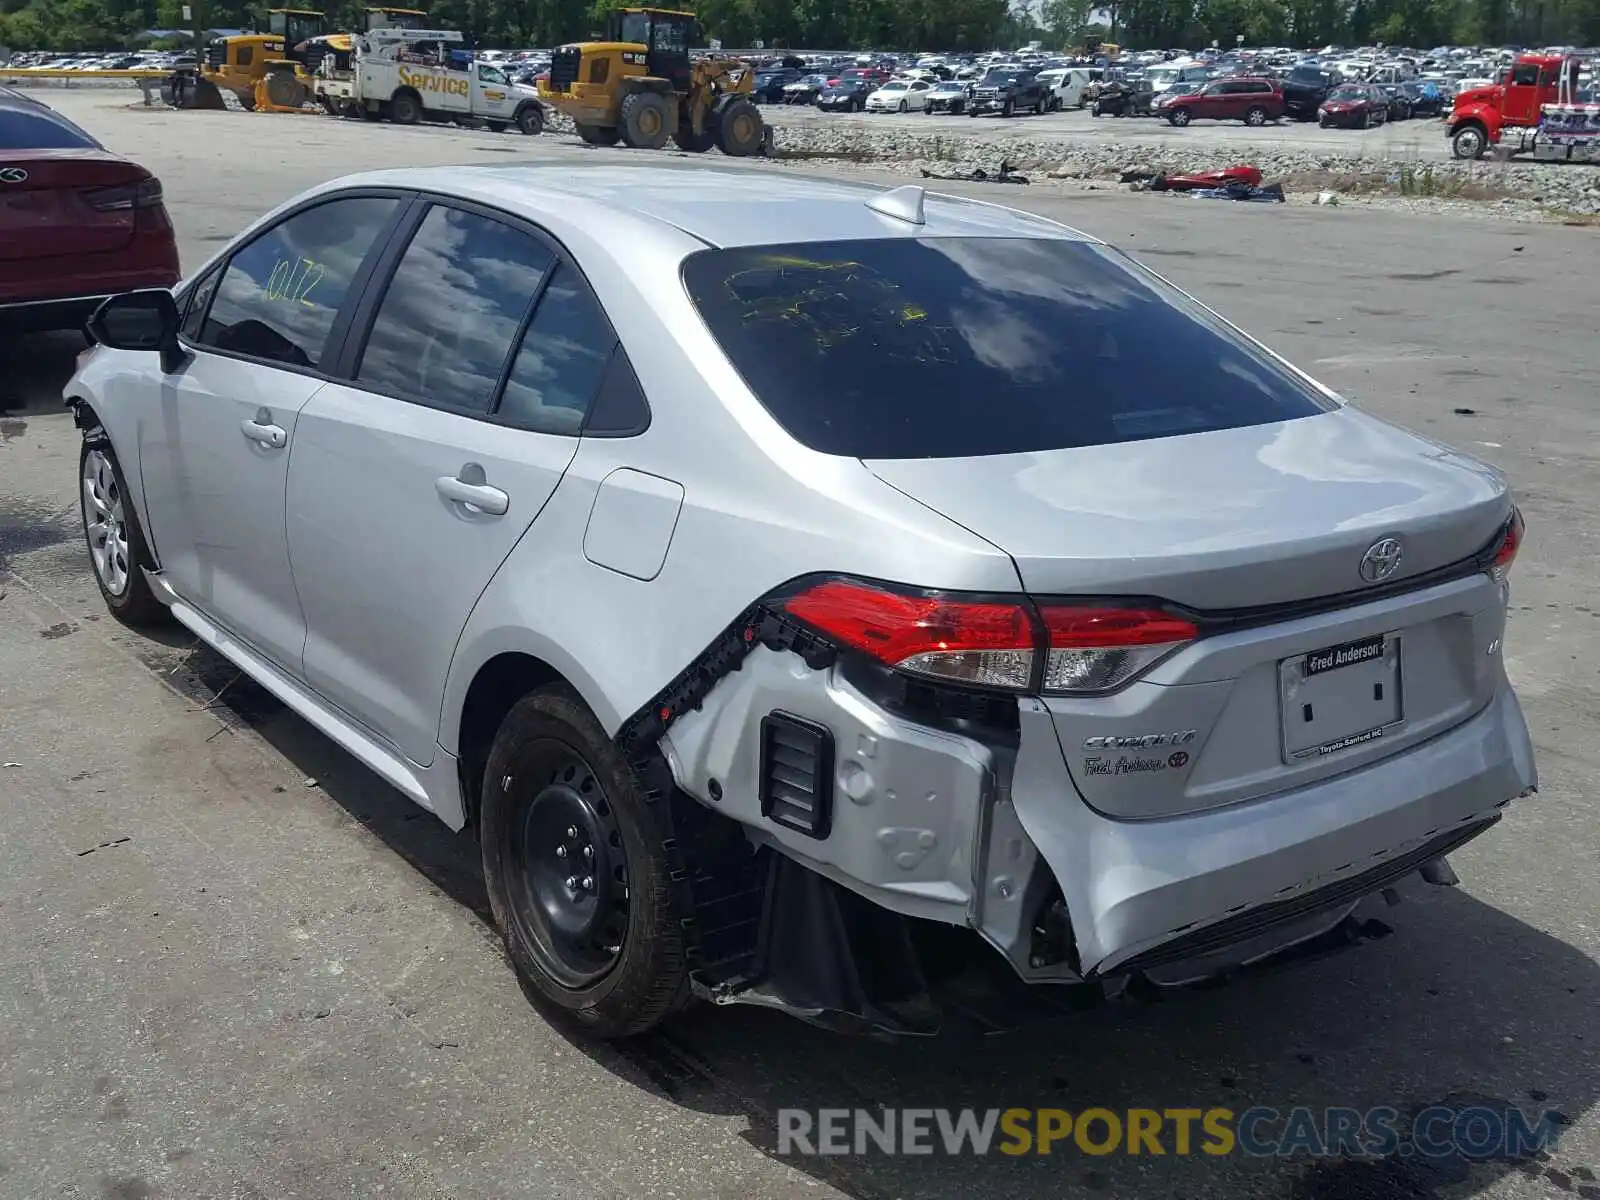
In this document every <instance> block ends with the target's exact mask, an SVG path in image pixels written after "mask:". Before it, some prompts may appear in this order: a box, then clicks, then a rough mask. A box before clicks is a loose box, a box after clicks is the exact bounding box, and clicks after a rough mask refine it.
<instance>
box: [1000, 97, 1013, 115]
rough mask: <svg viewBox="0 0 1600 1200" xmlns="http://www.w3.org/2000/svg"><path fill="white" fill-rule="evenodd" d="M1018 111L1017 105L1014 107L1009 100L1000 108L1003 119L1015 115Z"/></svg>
mask: <svg viewBox="0 0 1600 1200" xmlns="http://www.w3.org/2000/svg"><path fill="white" fill-rule="evenodd" d="M1016 111H1017V107H1016V105H1014V104H1013V103H1012V102H1011V101H1009V100H1007V101H1006V102H1005V103H1004V104H1003V105H1001V106H1000V115H1001V116H1002V117H1009V116H1011V115H1012V114H1013V113H1015V112H1016Z"/></svg>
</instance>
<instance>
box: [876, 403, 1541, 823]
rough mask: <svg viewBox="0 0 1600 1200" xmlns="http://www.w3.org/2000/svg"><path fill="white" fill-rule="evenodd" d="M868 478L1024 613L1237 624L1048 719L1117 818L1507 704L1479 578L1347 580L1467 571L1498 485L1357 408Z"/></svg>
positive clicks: (1424, 733)
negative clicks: (1391, 566) (930, 512)
mask: <svg viewBox="0 0 1600 1200" xmlns="http://www.w3.org/2000/svg"><path fill="white" fill-rule="evenodd" d="M867 465H868V466H869V468H870V469H871V470H872V471H873V472H874V473H876V474H877V475H878V476H879V477H880V478H881V479H883V480H884V481H885V482H887V483H889V484H891V485H892V486H894V487H895V488H897V489H898V490H900V491H902V492H905V493H907V494H908V495H911V496H912V497H914V498H916V499H918V500H920V501H921V502H922V503H924V504H927V505H928V506H930V507H932V508H934V509H936V510H937V511H939V512H941V513H943V514H945V515H946V516H949V517H950V518H952V519H953V520H955V521H957V522H958V523H960V524H961V525H963V526H965V527H966V528H968V529H969V530H972V531H973V532H975V533H977V534H979V535H980V536H982V537H985V538H987V539H988V540H990V541H992V542H993V543H995V544H996V545H997V546H999V547H1000V548H1002V549H1004V550H1005V551H1007V552H1008V553H1009V554H1010V555H1011V556H1012V558H1013V559H1014V560H1015V562H1016V565H1017V571H1018V574H1019V575H1020V577H1021V581H1022V585H1023V588H1024V590H1025V591H1027V592H1028V593H1029V594H1030V595H1033V596H1035V597H1048V596H1073V595H1078V596H1101V597H1154V598H1157V599H1161V600H1165V601H1169V602H1172V603H1177V604H1180V605H1185V606H1188V607H1190V608H1193V609H1197V610H1201V611H1203V612H1204V611H1210V612H1212V613H1218V612H1221V611H1230V615H1232V616H1240V615H1242V614H1243V613H1245V612H1248V614H1249V616H1248V619H1244V620H1238V621H1236V622H1232V623H1225V624H1222V625H1220V626H1217V627H1214V628H1210V629H1207V631H1206V632H1205V633H1204V634H1203V635H1202V636H1201V637H1200V638H1198V639H1197V640H1195V641H1193V642H1190V643H1188V644H1187V645H1185V646H1184V647H1183V648H1182V649H1179V650H1177V651H1176V652H1175V653H1173V654H1172V655H1171V656H1170V657H1169V658H1167V659H1165V660H1163V661H1161V662H1160V663H1158V664H1157V665H1156V666H1155V667H1154V669H1152V670H1151V671H1150V672H1149V673H1147V674H1146V675H1145V676H1144V677H1142V678H1140V679H1137V680H1135V681H1134V682H1133V683H1132V684H1130V685H1128V686H1126V687H1123V688H1122V689H1121V690H1119V691H1116V692H1113V693H1111V694H1109V695H1081V694H1080V695H1051V696H1046V697H1045V698H1044V703H1045V705H1046V707H1047V708H1048V709H1049V711H1050V713H1051V717H1052V720H1053V721H1054V724H1055V727H1056V733H1057V736H1058V738H1059V740H1060V743H1061V750H1062V753H1063V756H1064V759H1065V766H1066V769H1067V772H1068V774H1069V775H1070V777H1071V779H1072V781H1073V783H1074V784H1075V786H1076V788H1077V790H1078V792H1079V793H1080V794H1081V795H1082V796H1083V798H1084V799H1085V800H1086V801H1087V802H1088V803H1089V804H1090V805H1091V806H1092V807H1094V808H1096V809H1098V810H1099V811H1101V812H1104V813H1106V814H1107V815H1110V816H1114V817H1122V818H1130V819H1137V818H1155V817H1163V816H1171V815H1176V814H1179V813H1185V812H1193V811H1198V810H1201V809H1205V808H1212V807H1218V806H1222V805H1227V804H1235V803H1239V802H1242V801H1247V800H1251V799H1255V798H1258V797H1262V796H1266V795H1271V794H1275V793H1279V792H1283V791H1286V790H1291V789H1293V788H1296V787H1301V786H1305V785H1307V784H1310V783H1313V782H1315V781H1317V780H1319V779H1322V778H1325V777H1327V776H1329V775H1333V774H1337V773H1340V772H1342V771H1346V770H1350V769H1353V768H1355V767H1360V766H1364V765H1366V764H1367V763H1370V762H1373V761H1375V760H1377V759H1380V758H1383V757H1385V756H1387V755H1390V754H1394V753H1396V752H1398V751H1401V750H1404V749H1405V748H1406V747H1408V746H1412V745H1415V744H1417V743H1419V742H1421V741H1424V740H1426V739H1428V738H1431V737H1434V736H1436V735H1437V734H1439V733H1442V732H1444V731H1446V730H1448V729H1450V728H1452V727H1454V726H1455V725H1458V724H1460V723H1461V722H1463V721H1465V720H1468V719H1470V718H1471V717H1472V716H1473V715H1474V714H1475V713H1477V712H1479V711H1481V710H1482V709H1483V708H1484V707H1485V706H1486V705H1488V704H1489V702H1490V701H1491V700H1492V699H1493V698H1494V695H1495V693H1496V691H1497V689H1498V688H1499V687H1501V686H1503V685H1504V669H1503V666H1502V664H1501V660H1500V657H1499V654H1498V649H1499V645H1500V639H1501V637H1502V636H1503V632H1504V625H1505V609H1504V593H1503V591H1502V589H1501V587H1500V586H1499V585H1498V584H1496V583H1495V582H1494V581H1493V580H1491V579H1490V577H1489V576H1488V575H1487V574H1485V573H1482V572H1478V573H1469V574H1468V575H1467V576H1466V577H1454V578H1446V579H1444V580H1442V581H1438V582H1431V583H1430V582H1429V581H1426V580H1424V581H1421V584H1420V586H1419V587H1417V588H1415V589H1404V588H1402V589H1400V590H1398V592H1395V591H1389V590H1384V591H1374V590H1373V586H1372V582H1371V581H1369V580H1366V579H1364V578H1363V576H1362V573H1361V563H1362V560H1363V557H1364V555H1366V553H1367V551H1368V549H1369V548H1371V547H1373V546H1374V545H1375V544H1376V543H1377V542H1379V541H1381V540H1383V539H1387V538H1394V539H1396V540H1398V541H1399V542H1400V544H1401V547H1402V551H1403V553H1402V557H1401V559H1400V565H1399V566H1398V568H1396V569H1395V570H1394V571H1393V573H1392V574H1391V575H1389V576H1388V577H1387V578H1385V579H1384V580H1382V582H1383V583H1384V584H1386V585H1393V584H1396V583H1401V584H1403V583H1404V582H1405V581H1406V580H1408V579H1412V578H1415V577H1417V576H1422V575H1426V574H1427V573H1429V572H1432V571H1435V570H1438V569H1440V568H1445V567H1449V566H1451V565H1453V564H1457V563H1460V562H1461V561H1462V560H1463V559H1467V558H1470V557H1471V556H1472V555H1474V554H1475V553H1477V552H1478V551H1480V550H1482V549H1484V548H1485V546H1486V545H1488V544H1489V543H1490V542H1491V541H1492V540H1493V538H1494V537H1495V534H1496V533H1497V532H1498V531H1499V530H1500V529H1501V528H1502V526H1503V524H1504V522H1505V520H1506V518H1507V516H1508V515H1509V514H1510V511H1511V501H1510V497H1509V495H1508V492H1507V490H1506V487H1505V484H1504V483H1503V481H1502V480H1501V479H1500V477H1499V476H1498V475H1497V474H1496V473H1495V472H1494V471H1493V470H1492V469H1490V468H1488V467H1486V466H1484V465H1482V464H1480V463H1477V462H1475V461H1474V460H1471V459H1469V458H1466V457H1464V456H1461V455H1458V454H1456V453H1454V452H1453V451H1450V450H1448V449H1446V448H1444V447H1441V446H1438V445H1436V444H1434V443H1432V442H1429V441H1427V440H1425V439H1423V438H1421V437H1418V436H1416V435H1414V434H1411V433H1408V432H1406V431H1404V430H1400V429H1396V428H1394V427H1392V426H1389V425H1386V424H1384V423H1383V422H1381V421H1378V420H1376V419H1375V418H1372V417H1369V416H1367V415H1366V414H1364V413H1361V412H1358V411H1357V410H1355V409H1352V408H1348V407H1347V408H1342V409H1338V410H1335V411H1333V412H1330V413H1326V414H1322V415H1319V416H1312V417H1305V418H1301V419H1299V420H1294V421H1284V422H1278V423H1274V424H1270V425H1257V426H1250V427H1246V428H1240V429H1229V430H1221V431H1217V432H1212V433H1201V434H1194V435H1189V436H1185V437H1171V438H1161V439H1152V440H1148V441H1138V442H1125V443H1121V444H1118V445H1109V446H1095V447H1087V448H1083V449H1072V450H1060V451H1050V452H1045V453H1039V454H1021V455H1002V456H996V457H993V458H974V459H953V460H952V459H946V460H937V459H923V460H894V461H884V460H875V461H872V462H869V463H868V464H867ZM1446 574H1447V576H1448V574H1449V573H1448V572H1447V573H1446ZM1363 589H1365V590H1367V591H1368V592H1369V593H1370V594H1369V595H1368V596H1365V597H1364V596H1363V595H1362V592H1363ZM1335 598H1336V599H1337V603H1332V604H1329V603H1310V602H1317V601H1322V602H1326V601H1329V600H1331V599H1335ZM1271 605H1284V606H1286V607H1285V609H1284V610H1283V611H1282V612H1278V613H1274V612H1272V611H1271V610H1270V609H1267V610H1266V611H1263V608H1264V606H1271Z"/></svg>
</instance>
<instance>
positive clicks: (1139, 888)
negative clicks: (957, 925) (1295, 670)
mask: <svg viewBox="0 0 1600 1200" xmlns="http://www.w3.org/2000/svg"><path fill="white" fill-rule="evenodd" d="M1023 708H1024V712H1023V717H1022V720H1023V734H1022V749H1021V753H1020V754H1019V756H1018V759H1017V764H1016V771H1015V775H1014V777H1013V779H1012V784H1011V791H1010V798H1009V799H1010V804H1011V805H1012V807H1013V809H1014V811H1015V816H1016V820H1017V824H1018V827H1019V829H1020V830H1021V832H1022V834H1024V835H1025V836H1026V839H1027V844H1028V849H1030V850H1032V851H1034V852H1036V853H1037V854H1038V855H1039V856H1040V857H1041V858H1042V859H1043V861H1044V863H1045V864H1046V865H1047V867H1048V869H1049V870H1050V873H1051V874H1052V875H1053V877H1054V879H1055V881H1056V882H1057V883H1058V884H1059V886H1060V889H1061V896H1062V901H1063V904H1064V908H1065V914H1066V916H1067V917H1069V918H1070V929H1071V935H1072V946H1073V947H1074V948H1075V950H1076V961H1075V962H1074V961H1073V960H1072V956H1071V955H1067V956H1065V957H1063V958H1062V959H1061V960H1059V961H1056V962H1048V961H1043V962H1041V961H1040V958H1041V956H1040V954H1038V953H1037V952H1035V948H1032V947H1030V952H1029V953H1027V954H1023V953H1022V952H1021V951H1022V949H1023V947H1022V946H1021V945H1020V944H1019V943H1017V942H1012V943H1011V944H1009V945H1002V947H1001V948H1003V949H1005V950H1006V952H1007V956H1008V957H1009V958H1010V959H1011V960H1012V962H1013V965H1015V966H1016V967H1017V968H1018V970H1019V972H1020V973H1021V974H1022V975H1023V976H1024V977H1025V978H1033V979H1037V980H1041V981H1043V980H1045V979H1052V978H1054V979H1065V978H1079V977H1081V978H1093V977H1096V976H1104V975H1108V974H1118V973H1127V972H1130V971H1134V970H1140V969H1146V968H1153V967H1157V966H1162V967H1167V968H1172V967H1173V966H1174V965H1175V964H1181V963H1182V962H1184V961H1185V960H1188V959H1201V958H1205V959H1211V958H1215V957H1216V956H1217V955H1218V954H1219V952H1226V951H1228V950H1229V949H1233V950H1235V951H1236V953H1235V954H1234V955H1233V956H1232V959H1233V963H1230V964H1228V965H1233V964H1234V963H1238V962H1242V961H1248V960H1249V959H1250V958H1254V957H1260V956H1263V955H1265V954H1268V953H1270V952H1271V951H1272V950H1274V949H1276V948H1278V947H1280V946H1282V945H1287V944H1290V943H1292V942H1293V941H1295V940H1298V939H1299V938H1301V937H1304V936H1309V935H1311V934H1314V933H1316V932H1318V931H1319V930H1318V925H1319V921H1320V924H1321V925H1322V926H1326V925H1327V924H1331V923H1332V922H1334V921H1336V920H1337V919H1338V918H1339V917H1340V916H1342V914H1343V912H1344V911H1346V910H1347V909H1348V908H1349V907H1350V906H1352V905H1353V904H1354V903H1355V902H1356V901H1357V900H1359V899H1360V898H1361V897H1362V896H1365V895H1370V894H1371V893H1373V892H1376V891H1379V890H1381V889H1382V888H1384V887H1385V886H1387V885H1388V884H1390V883H1392V882H1393V881H1394V880H1396V879H1398V878H1401V877H1403V876H1405V875H1408V874H1410V873H1412V872H1413V871H1415V870H1416V869H1418V868H1419V867H1421V866H1422V865H1423V864H1424V863H1426V862H1430V861H1431V860H1433V859H1435V858H1438V857H1440V856H1441V855H1443V854H1445V853H1447V852H1449V851H1450V850H1453V849H1455V848H1456V847H1457V846H1459V845H1461V844H1463V843H1464V842H1466V841H1468V840H1470V839H1471V838H1472V837H1474V836H1476V835H1477V834H1478V833H1481V832H1482V831H1483V830H1485V829H1487V828H1488V827H1489V826H1490V825H1491V824H1493V823H1494V821H1495V820H1496V819H1498V816H1499V814H1500V810H1501V809H1502V808H1504V806H1505V805H1506V804H1507V803H1508V802H1509V801H1510V800H1512V799H1514V798H1516V797H1517V796H1519V795H1522V794H1524V793H1526V792H1527V791H1529V790H1530V789H1532V788H1533V787H1535V786H1536V785H1537V776H1536V774H1535V770H1534V762H1533V748H1532V744H1531V742H1530V740H1529V737H1528V731H1527V726H1526V724H1525V722H1524V720H1523V717H1522V711H1521V708H1520V706H1519V705H1518V703H1517V699H1516V696H1515V694H1514V693H1513V692H1512V691H1511V690H1510V689H1509V688H1505V687H1503V688H1501V689H1500V690H1499V692H1498V693H1497V694H1496V697H1495V699H1494V700H1493V701H1492V702H1491V703H1490V704H1489V705H1488V706H1487V707H1486V708H1485V709H1484V710H1483V711H1481V712H1480V713H1478V714H1477V715H1476V716H1475V717H1473V718H1471V719H1470V720H1468V721H1466V722H1464V723H1463V724H1461V725H1458V726H1457V727H1456V728H1454V729H1452V730H1450V731H1449V732H1447V733H1444V734H1441V735H1439V736H1438V737H1436V738H1434V739H1432V740H1431V741H1429V742H1426V743H1424V744H1422V745H1421V746H1417V747H1413V748H1412V749H1410V750H1409V751H1407V752H1406V753H1404V754H1402V755H1398V756H1395V757H1393V758H1389V759H1384V760H1381V761H1379V762H1376V763H1373V764H1372V765H1370V766H1368V767H1364V768H1361V769H1359V770H1354V771H1347V772H1345V773H1344V774H1342V775H1336V776H1334V777H1332V778H1329V779H1325V780H1321V781H1319V782H1317V783H1314V784H1310V785H1308V786H1305V787H1302V788H1297V789H1295V790H1294V791H1290V792H1282V793H1278V794H1276V795H1274V796H1271V797H1269V798H1266V799H1263V800H1259V801H1252V802H1246V803H1241V804H1236V805H1232V806H1230V807H1228V808H1224V809H1218V810H1210V811H1206V812H1200V813H1194V814H1192V815H1188V816H1179V817H1168V818H1162V819H1157V820H1146V821H1128V820H1116V819H1113V818H1109V817H1104V816H1101V815H1100V814H1098V813H1096V812H1094V811H1093V810H1092V809H1090V808H1089V807H1088V805H1086V804H1084V803H1083V802H1082V801H1081V800H1080V799H1079V798H1078V797H1077V796H1076V795H1075V794H1074V795H1069V794H1065V793H1064V789H1063V786H1062V780H1061V754H1060V751H1059V748H1058V745H1057V744H1056V743H1055V740H1054V738H1053V736H1051V727H1050V720H1049V714H1048V712H1047V710H1045V709H1044V707H1043V706H1042V705H1038V704H1036V703H1035V702H1032V701H1025V702H1024V703H1023ZM989 865H990V868H991V869H990V875H991V878H990V879H989V880H987V881H986V883H987V886H986V887H985V889H984V892H983V898H984V905H983V916H984V924H983V925H982V926H980V928H982V929H983V931H984V932H985V934H986V936H990V938H991V940H992V941H997V944H998V941H999V939H998V938H996V937H995V936H994V935H995V934H1000V935H1002V936H1004V935H1005V934H1007V933H1008V932H1009V931H1010V929H1011V928H1013V927H1014V926H1015V924H1016V923H1015V921H1014V920H1013V921H995V920H994V917H995V915H997V914H996V913H995V908H996V905H995V903H994V899H992V898H991V897H992V896H993V893H994V892H995V886H994V882H993V876H996V875H998V874H999V873H1000V870H1001V868H1002V867H1003V865H1004V864H1003V863H999V862H995V861H993V855H992V854H991V856H990V863H989ZM1011 890H1012V892H1013V894H1015V888H1014V887H1013V888H1012V889H1011ZM991 927H992V928H991ZM1046 957H1047V956H1046ZM1036 962H1038V963H1039V965H1037V966H1036V965H1034V964H1035V963H1036Z"/></svg>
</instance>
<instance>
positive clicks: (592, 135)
mask: <svg viewBox="0 0 1600 1200" xmlns="http://www.w3.org/2000/svg"><path fill="white" fill-rule="evenodd" d="M573 128H574V129H575V130H577V133H578V136H579V137H580V138H582V139H583V140H584V141H585V142H587V143H588V144H589V145H591V146H615V145H616V144H617V139H618V138H619V137H621V136H622V135H621V134H620V133H619V132H618V130H617V127H616V126H615V125H579V124H576V123H574V124H573Z"/></svg>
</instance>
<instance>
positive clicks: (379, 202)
mask: <svg viewBox="0 0 1600 1200" xmlns="http://www.w3.org/2000/svg"><path fill="white" fill-rule="evenodd" d="M398 203H399V201H397V200H395V199H393V198H392V197H387V196H352V197H349V198H348V199H344V200H330V201H328V202H327V203H325V204H318V205H317V206H316V207H314V208H307V209H302V210H301V211H300V212H298V213H296V214H295V215H294V216H292V217H289V218H288V219H287V220H285V221H281V222H279V223H278V224H277V225H274V226H273V227H272V228H271V229H269V230H267V232H265V233H263V234H261V235H260V236H258V237H257V238H256V239H255V240H254V241H252V242H250V243H249V244H248V245H247V246H245V247H244V248H243V249H242V250H239V251H237V252H236V253H235V254H234V256H233V258H232V259H230V260H229V262H228V269H227V270H226V271H225V272H224V273H223V275H222V282H221V283H220V284H218V285H217V292H216V297H215V299H213V300H212V302H211V308H210V310H209V311H208V312H207V313H206V316H205V324H204V326H203V328H202V329H201V331H200V336H199V338H198V339H196V340H198V341H199V342H200V343H202V344H203V345H207V346H211V347H213V348H215V349H217V350H225V351H229V352H231V353H234V354H247V355H249V356H251V357H252V358H264V359H267V360H269V361H271V362H280V363H284V364H286V365H288V366H294V367H316V366H318V365H320V363H321V362H322V356H323V352H324V350H325V348H326V345H327V341H328V335H329V334H330V333H331V332H332V331H333V322H334V318H336V317H337V316H338V315H339V307H340V305H342V304H343V303H344V298H345V293H346V292H347V291H348V290H349V287H350V282H351V280H353V279H354V278H355V274H356V271H357V270H359V269H360V267H361V263H362V261H363V260H364V259H365V258H366V256H367V251H368V250H370V249H371V248H372V244H373V242H374V241H376V240H377V237H378V234H379V233H381V232H382V231H383V230H384V228H385V227H386V226H387V225H388V223H389V220H390V218H391V217H393V216H394V211H395V206H396V205H397V204H398Z"/></svg>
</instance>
